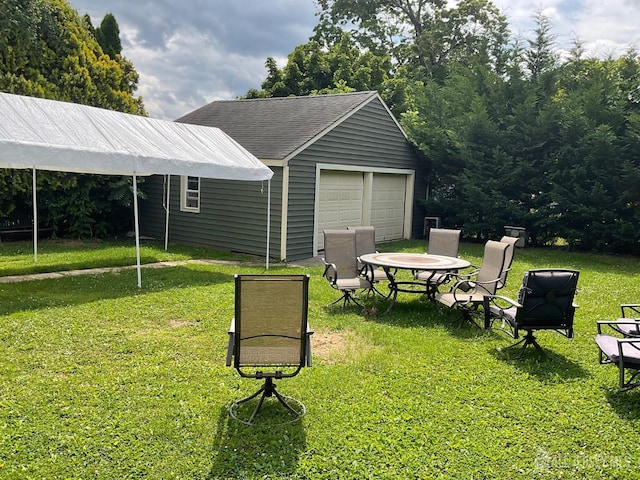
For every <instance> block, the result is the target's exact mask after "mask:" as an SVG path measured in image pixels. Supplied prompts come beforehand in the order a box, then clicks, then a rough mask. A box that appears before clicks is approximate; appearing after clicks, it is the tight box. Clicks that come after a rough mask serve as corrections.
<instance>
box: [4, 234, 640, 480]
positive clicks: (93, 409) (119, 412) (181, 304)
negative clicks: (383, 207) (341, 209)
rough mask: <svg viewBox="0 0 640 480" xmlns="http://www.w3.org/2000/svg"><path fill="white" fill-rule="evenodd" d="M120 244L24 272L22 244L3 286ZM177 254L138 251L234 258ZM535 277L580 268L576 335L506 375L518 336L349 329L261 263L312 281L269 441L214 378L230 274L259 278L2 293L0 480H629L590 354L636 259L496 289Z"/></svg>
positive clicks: (364, 324) (405, 322)
mask: <svg viewBox="0 0 640 480" xmlns="http://www.w3.org/2000/svg"><path fill="white" fill-rule="evenodd" d="M131 245H132V244H127V243H126V242H124V243H123V245H122V246H121V247H117V246H114V245H112V244H110V243H106V244H100V243H99V242H96V243H93V244H76V245H68V244H65V243H64V242H51V243H48V242H42V244H41V245H40V248H41V252H40V256H39V262H38V266H37V267H35V269H34V266H33V265H32V263H33V258H32V257H31V256H30V251H29V249H30V244H28V243H2V244H0V276H6V275H14V274H16V273H29V272H33V271H46V270H57V269H66V268H80V267H82V268H88V267H91V266H106V265H118V264H125V265H127V264H132V263H134V261H135V258H134V252H133V250H132V246H131ZM120 248H122V249H123V250H122V251H121V252H120V253H117V252H119V251H120V250H119V249H120ZM380 249H381V250H386V251H389V250H407V251H421V250H423V249H424V244H423V243H422V242H418V241H413V242H399V243H393V244H385V245H380ZM170 250H171V252H170V253H166V252H163V251H162V248H161V247H160V246H158V245H155V244H148V245H145V246H144V249H143V257H144V258H145V259H146V260H144V261H145V262H151V261H158V260H178V259H179V260H186V259H190V258H221V256H223V257H224V258H225V259H238V257H236V256H233V255H223V254H221V253H220V252H211V251H207V250H205V249H185V248H183V249H178V248H177V247H171V249H170ZM173 252H175V253H173ZM481 253H482V246H481V245H474V244H462V245H461V256H463V257H464V258H467V259H469V260H471V261H472V262H473V263H480V261H481ZM116 257H117V258H116ZM244 260H250V261H252V262H255V259H247V258H246V257H245V258H244ZM543 267H567V268H575V269H578V270H580V271H581V276H580V281H579V293H578V296H577V298H576V302H577V303H578V304H579V305H580V308H579V309H578V312H577V315H576V326H575V327H576V335H575V338H574V339H572V340H568V339H566V338H564V337H562V336H560V335H558V334H555V333H553V332H540V333H539V334H538V335H537V336H538V339H539V341H540V343H541V345H542V346H543V348H545V350H546V352H547V356H546V357H544V356H540V355H537V354H536V353H535V352H533V351H531V352H528V353H527V355H526V358H525V359H524V360H521V361H512V360H510V357H509V353H508V352H505V351H503V350H502V349H503V348H504V347H506V346H508V345H509V344H510V343H512V342H513V340H512V339H510V338H508V337H506V336H505V335H504V334H501V333H500V332H484V331H481V330H479V329H476V328H473V327H471V326H465V327H463V328H461V329H456V328H454V327H453V326H452V325H451V321H452V320H453V319H454V318H455V317H456V314H455V313H454V312H450V311H445V310H442V309H440V308H438V307H437V306H436V305H433V304H430V303H428V302H426V301H424V300H423V299H421V298H418V296H410V295H403V294H401V295H400V297H399V300H398V303H397V305H396V307H395V308H394V310H393V311H392V312H391V313H390V314H389V315H386V316H379V317H370V316H362V315H361V314H360V313H361V312H360V309H358V308H347V309H344V310H343V309H342V308H340V307H331V308H327V307H325V306H326V305H327V304H328V303H330V302H331V301H332V300H333V299H335V298H336V296H337V294H336V292H335V291H334V290H332V289H331V288H330V287H329V286H328V284H327V282H326V281H325V280H324V279H323V278H322V268H321V267H320V266H317V267H309V268H293V267H292V268H286V267H284V266H281V265H277V266H274V267H273V268H272V269H271V270H270V271H271V273H282V272H290V271H296V272H308V273H310V274H311V293H310V322H311V324H312V326H313V328H314V329H315V332H316V333H315V334H314V336H313V337H312V344H313V349H314V350H313V353H314V355H313V361H314V366H313V367H312V368H308V369H304V370H303V371H302V373H301V374H300V375H298V376H297V377H296V378H293V379H287V380H281V381H280V382H278V385H279V390H280V391H281V392H282V393H284V394H289V395H292V396H294V397H296V398H298V399H300V400H302V401H303V402H304V403H305V405H306V407H307V415H306V416H305V417H304V418H303V419H302V421H301V422H299V423H296V424H292V425H285V426H276V427H273V426H270V425H269V418H270V415H276V412H274V411H273V410H272V409H271V408H270V406H267V407H266V409H265V410H264V411H263V412H262V413H261V421H262V422H261V423H260V424H259V425H257V426H254V427H246V426H244V425H242V424H239V423H238V422H236V421H233V420H232V419H230V418H229V417H228V414H227V409H228V407H229V405H230V403H231V402H232V401H233V400H235V399H238V398H240V397H242V396H244V395H247V394H249V393H251V392H253V391H254V390H256V389H257V388H258V387H259V382H258V381H256V380H250V379H241V378H240V377H239V376H238V375H237V373H236V372H235V370H233V369H231V368H227V367H225V365H224V363H225V355H226V344H227V333H226V332H227V328H228V326H229V321H230V319H231V317H232V314H233V289H234V287H233V275H234V274H235V273H262V272H264V269H263V267H256V266H241V265H215V264H186V265H182V266H177V267H167V268H161V269H147V270H144V271H143V287H142V289H138V288H137V287H136V280H135V275H136V273H135V270H125V271H122V272H120V273H108V274H102V275H83V276H69V277H63V278H58V279H51V280H39V281H30V282H22V283H10V284H0V478H1V479H31V478H33V479H94V478H95V479H128V478H145V479H147V478H153V479H156V478H157V479H173V478H176V479H177V478H182V479H224V478H230V479H233V478H238V479H239V478H243V479H294V478H298V479H323V478H326V479H335V478H341V479H365V478H371V479H380V478H389V479H407V478H425V479H430V478H443V479H445V478H446V479H449V478H467V479H471V478H474V479H483V478H486V479H492V478H504V479H517V478H520V479H531V478H540V479H547V478H567V479H575V478H585V479H587V478H588V479H593V478H625V479H631V478H640V460H638V459H640V389H638V391H631V392H626V393H620V392H618V391H617V371H616V370H615V368H614V367H612V366H608V365H605V366H603V365H599V364H598V362H597V349H596V347H595V344H594V341H593V338H594V336H595V331H596V329H595V322H596V320H598V319H606V318H615V317H617V316H618V315H619V307H618V305H619V304H620V303H623V302H632V301H640V282H638V278H640V277H639V274H640V262H639V261H638V259H637V258H627V257H610V256H599V255H587V254H574V253H568V252H566V251H564V250H554V249H548V250H540V249H533V248H526V249H519V250H517V251H516V256H515V260H514V266H513V271H512V273H511V275H510V279H509V282H508V285H507V288H506V293H507V294H508V295H510V296H515V294H516V291H517V288H518V284H519V280H520V276H521V274H522V272H523V271H525V270H528V269H532V268H543Z"/></svg>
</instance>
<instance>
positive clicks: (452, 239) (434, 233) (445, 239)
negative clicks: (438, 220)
mask: <svg viewBox="0 0 640 480" xmlns="http://www.w3.org/2000/svg"><path fill="white" fill-rule="evenodd" d="M459 245H460V230H453V229H450V228H432V229H430V230H429V243H428V245H427V253H429V254H431V255H443V256H445V257H457V256H458V247H459Z"/></svg>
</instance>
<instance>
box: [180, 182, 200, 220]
mask: <svg viewBox="0 0 640 480" xmlns="http://www.w3.org/2000/svg"><path fill="white" fill-rule="evenodd" d="M189 178H197V179H198V190H197V191H196V190H189V189H188V188H187V187H188V184H189V182H188V179H189ZM191 192H196V193H197V194H198V205H197V206H196V207H189V206H187V193H191ZM201 196H202V189H201V183H200V177H192V176H187V175H183V176H181V177H180V211H181V212H190V213H200V198H201Z"/></svg>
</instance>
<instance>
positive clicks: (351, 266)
mask: <svg viewBox="0 0 640 480" xmlns="http://www.w3.org/2000/svg"><path fill="white" fill-rule="evenodd" d="M324 260H325V262H326V263H332V264H334V265H335V266H336V270H337V273H338V275H339V276H340V277H341V278H356V277H358V275H359V271H358V255H357V252H356V231H355V230H325V231H324Z"/></svg>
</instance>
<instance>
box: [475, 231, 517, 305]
mask: <svg viewBox="0 0 640 480" xmlns="http://www.w3.org/2000/svg"><path fill="white" fill-rule="evenodd" d="M508 247H509V245H508V244H506V243H503V242H496V241H495V240H489V241H487V243H485V245H484V253H483V256H482V265H480V269H479V270H478V274H477V275H476V282H477V284H476V292H482V293H485V294H487V295H493V294H495V293H496V289H497V288H498V283H499V282H500V277H501V275H502V271H503V270H504V265H505V260H506V256H507V248H508Z"/></svg>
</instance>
